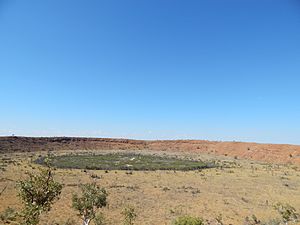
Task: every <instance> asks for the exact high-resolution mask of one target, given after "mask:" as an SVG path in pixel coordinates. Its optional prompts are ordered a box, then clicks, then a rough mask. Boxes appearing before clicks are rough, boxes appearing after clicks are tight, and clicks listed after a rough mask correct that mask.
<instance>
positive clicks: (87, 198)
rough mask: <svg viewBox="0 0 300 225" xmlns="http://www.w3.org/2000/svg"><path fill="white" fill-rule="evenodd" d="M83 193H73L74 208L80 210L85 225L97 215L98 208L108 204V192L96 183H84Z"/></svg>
mask: <svg viewBox="0 0 300 225" xmlns="http://www.w3.org/2000/svg"><path fill="white" fill-rule="evenodd" d="M81 191H82V195H81V196H78V195H77V194H73V199H72V201H73V208H74V209H76V210H78V211H79V215H80V216H81V217H82V220H83V225H88V224H89V223H90V221H91V220H92V219H94V218H95V216H96V210H97V209H99V208H102V207H105V206H106V205H107V192H106V190H105V189H104V188H100V187H99V186H97V185H96V184H95V183H92V184H84V185H82V187H81Z"/></svg>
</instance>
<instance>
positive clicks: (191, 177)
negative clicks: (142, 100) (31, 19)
mask: <svg viewBox="0 0 300 225" xmlns="http://www.w3.org/2000/svg"><path fill="white" fill-rule="evenodd" d="M90 152H93V151H90ZM109 152H111V151H109ZM63 153H64V152H59V154H63ZM142 153H143V154H147V153H149V152H147V151H143V152H142ZM151 153H152V154H153V153H155V154H158V155H164V154H168V155H178V156H179V157H190V158H193V159H202V160H206V159H212V157H213V156H210V155H204V154H201V155H200V154H198V153H193V154H192V153H188V154H185V153H174V152H173V153H169V152H153V151H151ZM39 154H41V153H39V152H36V153H34V155H35V157H37V156H38V155H39ZM42 154H45V153H42ZM32 155H33V153H19V154H18V155H16V154H14V153H11V154H8V153H7V154H6V155H3V154H2V155H0V156H1V158H11V159H14V161H15V162H11V163H8V165H7V166H6V167H5V170H4V171H1V172H0V191H1V190H3V189H4V188H5V187H7V188H6V189H5V191H4V192H3V193H2V195H1V196H0V202H1V204H0V211H2V210H4V209H5V208H6V207H8V206H11V207H16V208H20V206H21V205H20V202H19V200H18V197H17V192H16V190H15V184H16V181H17V180H19V179H23V178H24V177H25V176H26V175H25V171H27V170H30V171H32V170H36V168H37V167H38V165H36V164H33V163H31V160H32V159H33V158H34V157H33V158H32ZM213 158H215V157H213ZM216 159H217V160H220V161H221V162H222V163H223V164H227V165H230V167H231V168H223V169H222V168H213V169H207V170H202V171H189V172H183V171H177V172H174V171H134V172H133V173H132V174H130V173H127V172H126V171H108V173H107V172H105V171H92V170H88V171H86V172H84V171H83V170H76V169H72V170H71V169H57V170H56V171H55V172H56V179H57V180H59V181H61V182H62V183H64V185H65V186H64V189H63V192H62V195H61V199H60V200H59V201H58V202H56V203H55V204H54V206H53V209H52V211H50V212H49V213H48V214H47V215H45V216H43V217H42V221H41V224H53V222H58V223H61V222H62V221H66V220H67V218H74V219H77V217H76V213H75V211H73V210H72V208H71V196H72V193H74V192H77V191H79V188H78V185H79V184H82V183H87V182H91V181H96V182H97V183H98V184H100V185H102V186H104V187H105V188H106V189H107V190H108V193H109V198H108V201H109V207H108V208H107V209H104V210H103V212H104V214H105V215H106V216H107V217H108V220H109V221H110V224H113V225H118V224H121V220H122V216H121V211H122V208H123V207H124V206H125V205H127V204H131V205H133V206H134V207H135V208H136V212H137V214H138V217H137V223H136V224H139V225H146V224H147V225H154V224H155V225H160V224H161V225H165V224H171V221H172V220H173V219H174V218H175V217H177V216H180V215H184V214H191V215H194V216H201V217H203V218H204V219H207V220H213V219H214V218H216V217H217V216H218V215H219V214H222V218H223V221H224V223H225V224H237V225H239V224H243V221H244V218H245V217H246V216H251V215H252V214H255V215H256V216H257V217H258V218H260V219H262V220H268V219H271V218H275V217H278V214H277V213H276V212H275V210H274V209H273V205H274V204H275V203H277V202H283V203H289V204H291V205H293V206H294V207H295V208H296V209H297V211H298V212H299V211H300V198H298V196H299V195H300V188H299V185H300V170H299V168H298V167H296V166H293V165H275V164H262V163H257V162H251V161H247V160H234V159H230V158H227V157H217V158H216ZM78 224H79V219H78Z"/></svg>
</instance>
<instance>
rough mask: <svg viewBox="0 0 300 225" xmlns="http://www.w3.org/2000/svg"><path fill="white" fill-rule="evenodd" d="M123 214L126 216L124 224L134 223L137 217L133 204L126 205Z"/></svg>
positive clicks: (130, 224) (131, 224)
mask: <svg viewBox="0 0 300 225" xmlns="http://www.w3.org/2000/svg"><path fill="white" fill-rule="evenodd" d="M122 215H123V216H124V225H133V224H134V220H135V218H136V217H137V215H136V213H135V210H134V208H133V207H132V206H126V207H125V208H124V209H123V211H122Z"/></svg>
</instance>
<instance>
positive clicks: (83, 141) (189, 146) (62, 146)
mask: <svg viewBox="0 0 300 225" xmlns="http://www.w3.org/2000/svg"><path fill="white" fill-rule="evenodd" d="M115 149H122V150H125V149H129V150H143V149H147V150H159V151H181V152H199V153H200V152H203V153H209V154H216V155H228V156H232V157H237V158H243V159H253V160H258V161H264V162H274V163H295V164H300V146H297V145H277V144H258V143H245V142H215V141H201V140H169V141H143V140H129V139H111V138H77V137H0V153H5V152H30V151H38V150H45V151H53V150H55V151H57V150H115Z"/></svg>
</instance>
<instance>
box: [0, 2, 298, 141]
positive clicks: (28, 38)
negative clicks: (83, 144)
mask: <svg viewBox="0 0 300 225" xmlns="http://www.w3.org/2000/svg"><path fill="white" fill-rule="evenodd" d="M0 43H1V44H0V135H11V134H15V135H27V136H98V137H126V138H138V139H209V140H224V141H226V140H227V141H231V140H236V141H256V142H273V143H296V144H300V101H299V100H300V1H297V0H226V1H225V0H203V1H202V0H195V1H192V0H191V1H189V0H188V1H183V0H181V1H179V0H151V1H149V0H119V1H115V0H105V1H100V0H90V1H83V0H77V1H74V0H43V1H40V0H35V1H33V0H26V1H22V0H18V1H16V0H0Z"/></svg>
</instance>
